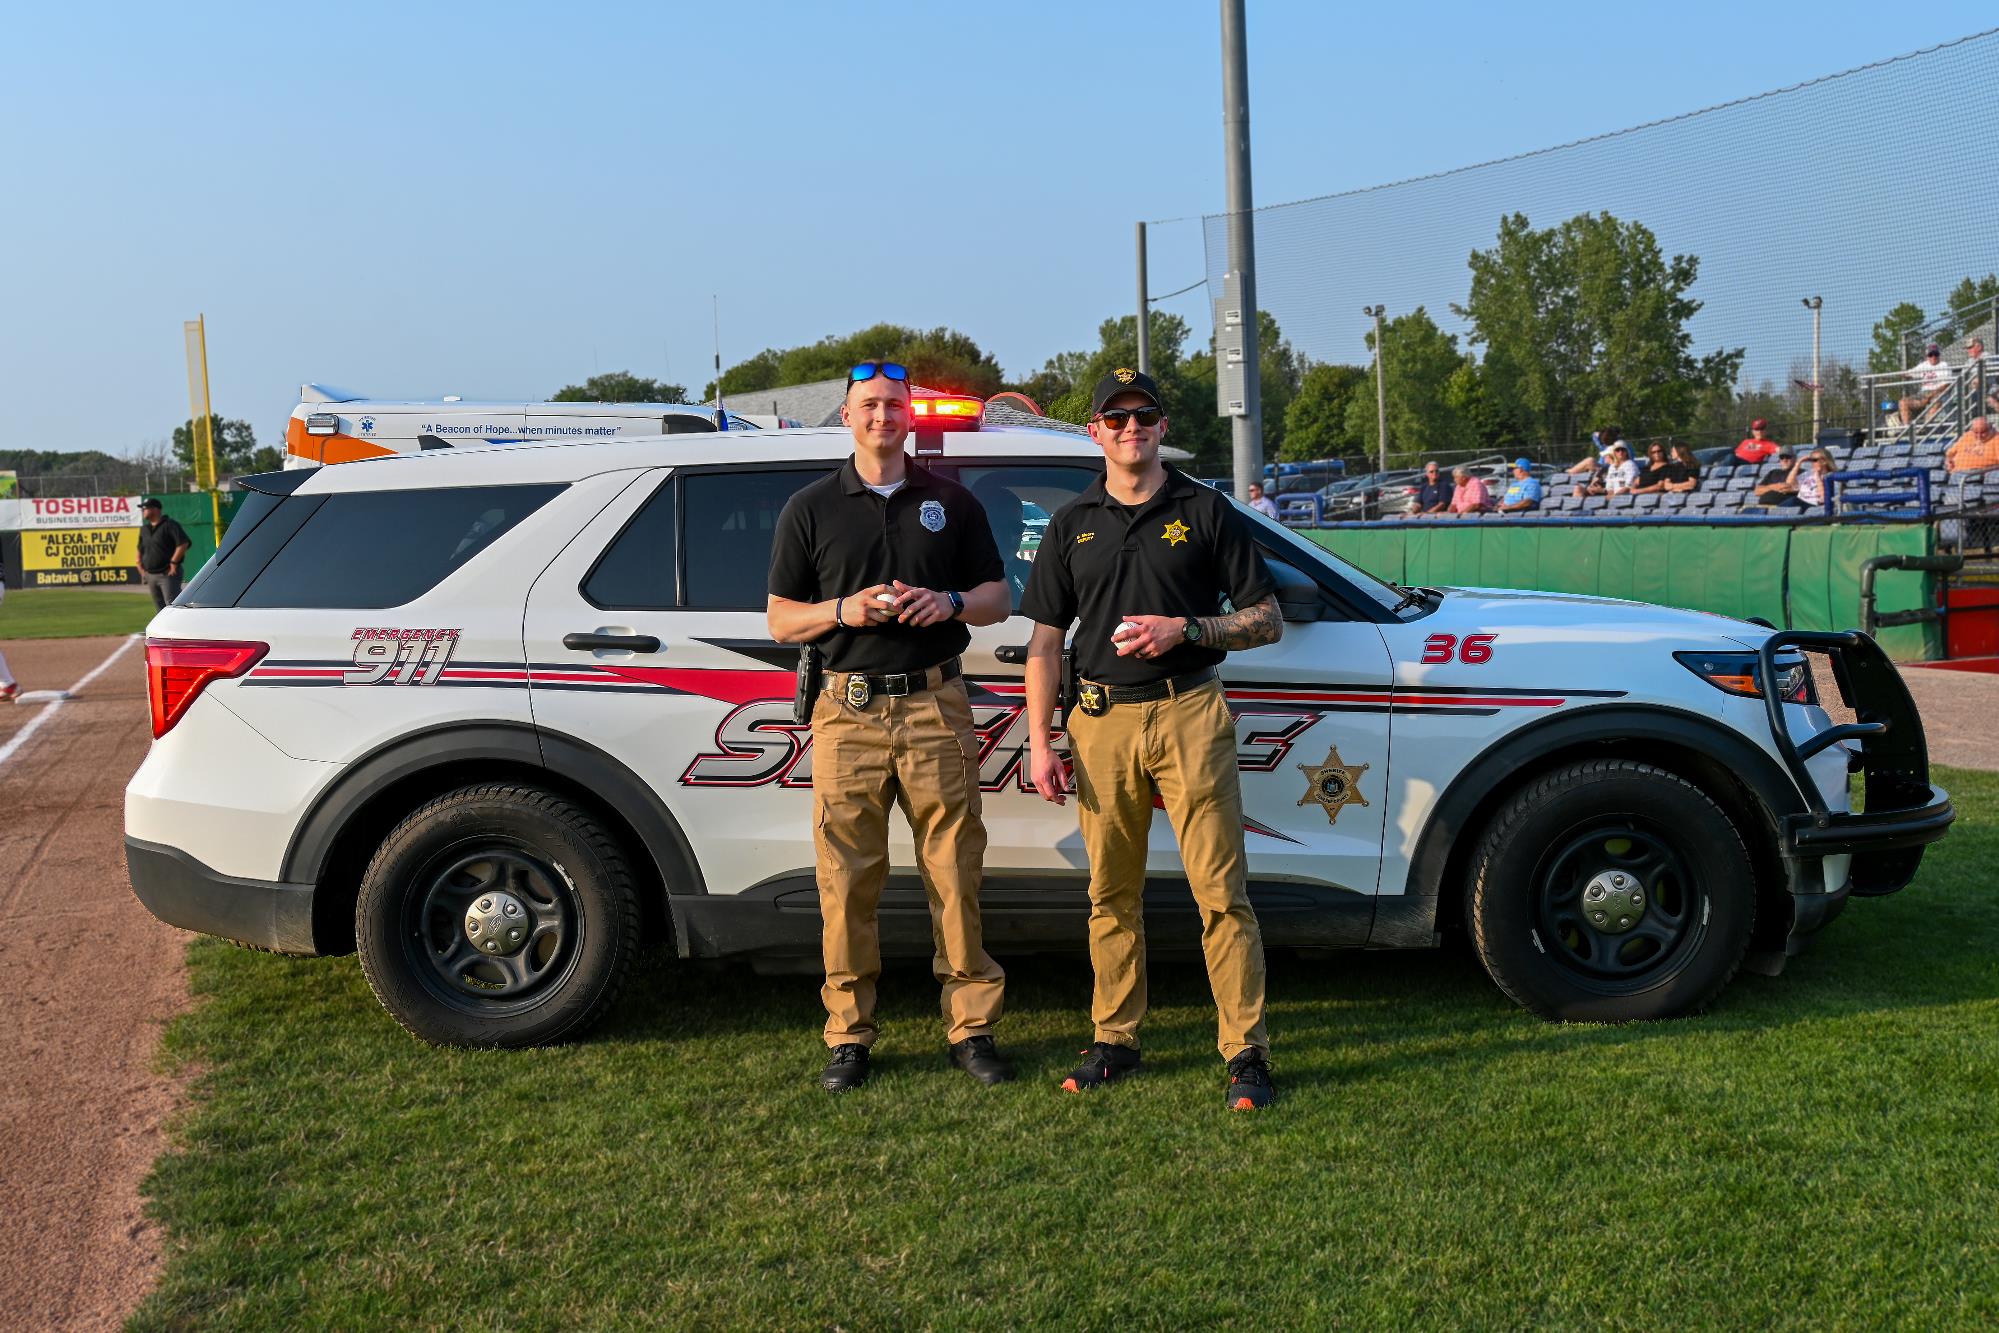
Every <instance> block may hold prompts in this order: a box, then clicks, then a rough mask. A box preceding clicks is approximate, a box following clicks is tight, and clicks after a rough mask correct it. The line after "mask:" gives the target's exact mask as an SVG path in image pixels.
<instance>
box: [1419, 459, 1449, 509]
mask: <svg viewBox="0 0 1999 1333" xmlns="http://www.w3.org/2000/svg"><path fill="white" fill-rule="evenodd" d="M1455 498H1456V496H1455V494H1454V493H1453V491H1452V487H1451V483H1449V482H1448V481H1445V480H1444V479H1443V477H1442V476H1441V475H1440V474H1439V473H1438V471H1437V465H1436V463H1434V462H1430V463H1425V464H1423V484H1422V485H1420V486H1418V487H1417V488H1416V507H1415V508H1414V509H1412V510H1411V511H1410V513H1411V514H1412V515H1413V514H1442V513H1445V512H1447V511H1448V510H1449V509H1450V507H1451V501H1452V500H1453V499H1455Z"/></svg>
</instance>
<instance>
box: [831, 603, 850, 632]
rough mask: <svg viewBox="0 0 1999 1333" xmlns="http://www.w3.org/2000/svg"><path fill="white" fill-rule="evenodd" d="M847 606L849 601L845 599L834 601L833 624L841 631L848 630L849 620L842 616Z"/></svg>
mask: <svg viewBox="0 0 1999 1333" xmlns="http://www.w3.org/2000/svg"><path fill="white" fill-rule="evenodd" d="M846 605H847V599H846V598H844V597H835V598H834V599H833V623H834V624H835V625H838V626H839V627H840V628H841V629H845V628H847V618H846V617H845V616H843V615H841V614H840V611H841V609H842V608H843V607H845V606H846Z"/></svg>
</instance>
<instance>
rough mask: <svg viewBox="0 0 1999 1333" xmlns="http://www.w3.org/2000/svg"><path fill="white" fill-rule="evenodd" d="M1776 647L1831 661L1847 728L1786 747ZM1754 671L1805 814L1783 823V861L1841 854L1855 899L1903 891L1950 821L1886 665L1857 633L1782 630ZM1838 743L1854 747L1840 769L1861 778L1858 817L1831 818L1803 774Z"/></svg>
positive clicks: (1902, 694) (1898, 681)
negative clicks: (1848, 718)
mask: <svg viewBox="0 0 1999 1333" xmlns="http://www.w3.org/2000/svg"><path fill="white" fill-rule="evenodd" d="M1785 648H1797V649H1803V650H1805V651H1807V652H1813V651H1816V652H1823V653H1825V654H1826V655H1827V656H1828V657H1829V658H1830V659H1831V662H1832V675H1833V681H1834V683H1836V684H1837V685H1838V687H1839V693H1840V698H1841V699H1842V700H1844V701H1845V703H1846V705H1847V707H1849V708H1851V709H1852V710H1853V712H1854V717H1855V720H1854V721H1852V722H1848V723H1844V724H1842V725H1840V726H1836V727H1828V728H1826V729H1825V730H1824V731H1821V732H1819V733H1818V734H1817V735H1815V736H1811V737H1808V738H1806V739H1805V740H1803V741H1797V740H1794V739H1793V738H1792V736H1791V733H1790V729H1789V728H1788V727H1787V726H1786V725H1785V720H1784V713H1783V709H1784V705H1783V702H1782V700H1780V699H1779V698H1778V696H1777V689H1776V681H1777V654H1778V652H1779V651H1780V650H1782V649H1785ZM1756 672H1757V678H1758V682H1757V683H1758V685H1759V686H1760V688H1761V689H1762V692H1763V704H1764V707H1765V710H1766V712H1767V714H1768V716H1769V720H1770V735H1771V739H1772V740H1773V741H1774V742H1775V745H1776V749H1777V754H1778V757H1779V758H1781V759H1782V760H1783V761H1784V766H1785V767H1786V768H1787V769H1788V770H1789V771H1790V774H1791V777H1792V778H1793V780H1795V781H1796V783H1797V785H1798V791H1799V793H1800V794H1801V795H1802V796H1803V797H1804V800H1805V806H1806V808H1805V810H1804V811H1803V812H1802V813H1797V814H1787V815H1785V816H1784V817H1783V819H1782V824H1781V827H1782V833H1783V847H1784V852H1785V854H1786V855H1787V856H1790V857H1824V856H1837V855H1842V854H1850V855H1851V856H1852V857H1853V864H1852V869H1851V871H1850V872H1849V875H1848V879H1847V884H1848V887H1849V890H1850V892H1851V893H1852V894H1853V895H1854V896H1855V897H1859V898H1872V897H1879V896H1881V895H1883V894H1889V893H1894V892H1895V891H1896V890H1898V889H1901V888H1904V887H1906V886H1907V884H1908V883H1909V881H1910V880H1912V879H1914V878H1915V876H1916V868H1917V867H1918V866H1919V865H1921V864H1922V859H1923V848H1924V847H1926V846H1928V845H1929V844H1930V843H1933V842H1935V841H1937V840H1938V839H1939V838H1941V837H1943V836H1944V834H1945V833H1947V832H1948V831H1949V830H1950V825H1951V821H1952V820H1953V819H1955V818H1956V817H1957V812H1956V811H1955V810H1954V809H1952V807H1951V803H1950V795H1949V793H1947V792H1945V791H1944V790H1943V789H1942V788H1941V787H1936V786H1932V785H1931V784H1930V759H1929V745H1928V742H1927V740H1926V738H1925V737H1924V735H1923V721H1922V717H1921V715H1919V714H1918V713H1917V711H1916V704H1915V700H1913V699H1911V698H1910V697H1909V688H1908V686H1906V685H1904V684H1903V683H1902V677H1901V673H1899V672H1898V671H1896V670H1895V664H1894V663H1893V662H1891V661H1889V660H1888V655H1887V654H1886V653H1884V652H1882V651H1881V647H1880V645H1879V644H1877V643H1875V642H1874V640H1873V639H1872V638H1870V637H1868V636H1867V635H1865V634H1862V633H1861V632H1860V631H1858V630H1846V631H1842V632H1839V633H1816V632H1809V631H1805V630H1784V631H1782V632H1780V633H1777V634H1773V635H1771V636H1770V637H1769V638H1768V639H1765V640H1764V641H1763V646H1762V647H1761V649H1760V650H1759V651H1758V660H1757V663H1756ZM1843 741H1857V742H1859V745H1860V749H1859V752H1858V754H1857V755H1855V756H1854V757H1853V758H1852V759H1851V760H1850V761H1849V766H1850V767H1851V768H1853V769H1855V770H1856V771H1858V772H1859V773H1860V774H1861V775H1862V779H1863V786H1864V789H1865V797H1864V800H1863V802H1862V804H1863V809H1862V811H1861V812H1860V813H1858V814H1855V813H1851V812H1847V811H1837V810H1832V809H1830V808H1829V807H1828V806H1827V804H1826V800H1825V796H1824V795H1823V794H1822V793H1821V792H1820V791H1819V788H1818V784H1817V783H1816V782H1814V781H1813V780H1812V777H1811V774H1810V773H1809V772H1808V771H1807V770H1806V768H1805V761H1806V760H1807V759H1810V758H1811V757H1812V756H1813V755H1815V754H1817V753H1819V752H1820V751H1821V750H1825V749H1828V748H1830V747H1831V746H1834V745H1837V744H1840V743H1841V742H1843Z"/></svg>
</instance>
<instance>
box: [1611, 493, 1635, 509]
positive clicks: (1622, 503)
mask: <svg viewBox="0 0 1999 1333" xmlns="http://www.w3.org/2000/svg"><path fill="white" fill-rule="evenodd" d="M1637 498H1638V497H1637V496H1635V495H1630V494H1625V495H1613V496H1611V497H1610V507H1611V508H1612V509H1629V508H1631V504H1632V502H1633V501H1634V500H1636V499H1637Z"/></svg>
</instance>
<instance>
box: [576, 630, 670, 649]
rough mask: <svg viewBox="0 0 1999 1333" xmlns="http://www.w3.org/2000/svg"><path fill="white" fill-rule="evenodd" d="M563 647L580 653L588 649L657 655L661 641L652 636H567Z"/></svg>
mask: <svg viewBox="0 0 1999 1333" xmlns="http://www.w3.org/2000/svg"><path fill="white" fill-rule="evenodd" d="M562 646H563V647H564V648H573V649H576V650H577V651H579V652H580V651H582V650H584V649H587V648H623V649H625V650H626V651H628V652H634V653H656V652H658V651H659V640H658V639H657V638H655V637H653V636H652V635H650V634H565V635H563V636H562Z"/></svg>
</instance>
